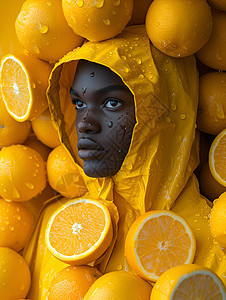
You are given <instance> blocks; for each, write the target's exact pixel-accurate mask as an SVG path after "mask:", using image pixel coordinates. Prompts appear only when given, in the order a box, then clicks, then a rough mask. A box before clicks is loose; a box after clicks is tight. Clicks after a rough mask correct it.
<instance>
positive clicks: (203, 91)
mask: <svg viewBox="0 0 226 300" xmlns="http://www.w3.org/2000/svg"><path fill="white" fill-rule="evenodd" d="M197 125H198V129H199V130H200V131H202V132H205V133H208V134H212V135H217V134H218V133H219V132H221V131H222V130H223V129H224V128H226V73H224V72H210V73H206V74H205V75H203V76H201V77H200V80H199V110H198V116H197Z"/></svg>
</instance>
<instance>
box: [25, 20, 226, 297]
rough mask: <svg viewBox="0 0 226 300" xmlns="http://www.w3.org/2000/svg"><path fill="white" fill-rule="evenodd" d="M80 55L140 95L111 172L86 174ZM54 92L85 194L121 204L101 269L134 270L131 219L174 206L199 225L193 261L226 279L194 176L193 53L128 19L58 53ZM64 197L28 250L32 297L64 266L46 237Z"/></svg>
mask: <svg viewBox="0 0 226 300" xmlns="http://www.w3.org/2000/svg"><path fill="white" fill-rule="evenodd" d="M79 59H86V60H89V61H93V62H96V63H99V64H103V65H105V66H107V67H109V68H110V69H111V70H112V71H114V72H115V73H117V74H118V75H119V76H120V77H121V78H122V80H123V81H124V83H125V84H126V85H127V86H128V87H129V89H130V90H131V92H132V93H133V95H134V99H135V109H136V120H137V124H136V125H135V127H134V131H133V136H132V140H131V145H130V149H129V151H128V154H127V156H126V158H125V160H124V162H123V165H122V167H121V169H120V170H119V171H118V173H117V174H116V175H115V176H113V177H112V178H103V179H98V178H89V177H87V176H86V175H85V174H84V172H83V170H82V163H81V161H80V160H79V158H78V155H77V147H76V145H77V138H76V129H75V115H76V112H75V109H74V106H73V105H72V104H71V99H70V95H69V89H70V87H71V85H72V81H73V78H74V73H75V68H76V64H77V60H79ZM48 99H49V106H50V110H51V114H52V117H53V120H54V123H55V125H56V127H57V128H58V130H59V132H60V136H61V141H62V143H63V144H64V145H65V147H66V148H67V149H68V151H69V153H70V154H71V156H72V157H73V158H74V160H75V162H76V163H77V164H78V165H79V166H80V167H79V169H80V173H81V175H82V176H83V178H84V181H85V183H86V186H87V188H88V191H89V192H88V194H87V195H86V196H91V197H93V198H101V199H104V200H106V201H109V202H110V203H112V204H113V203H114V204H115V205H116V207H117V210H118V214H119V222H118V231H117V232H116V230H115V235H114V237H115V238H116V243H115V246H114V249H113V251H112V249H110V250H109V251H108V253H107V254H105V256H104V258H103V260H102V262H100V261H97V262H95V263H96V264H97V265H98V266H99V268H100V269H101V270H102V271H103V272H109V271H111V270H120V269H129V266H128V264H127V263H126V260H125V256H124V241H125V237H126V233H127V231H128V229H129V227H130V226H131V224H132V223H133V221H134V220H135V219H136V218H137V217H138V216H139V215H141V214H142V213H144V212H146V211H147V210H150V209H167V210H169V209H172V210H174V211H175V212H178V213H179V214H180V215H182V216H183V217H185V219H186V220H187V221H188V222H189V223H190V225H191V227H192V228H193V230H194V233H195V236H196V240H197V252H196V256H195V263H199V264H201V265H204V266H207V267H210V268H212V269H213V270H214V271H216V272H217V273H218V274H219V276H220V277H221V278H222V279H223V280H224V281H226V279H225V276H226V271H225V266H226V257H225V252H224V251H223V250H222V249H221V247H220V246H219V245H218V244H217V243H215V242H214V241H213V240H212V238H211V235H210V232H209V227H208V214H209V212H210V206H209V204H208V203H207V201H206V199H204V198H203V197H202V196H201V195H200V194H199V187H198V183H197V180H196V178H195V176H194V175H193V171H194V169H195V168H196V167H197V165H198V138H197V137H196V134H195V128H196V111H197V104H198V74H197V70H196V64H195V58H194V57H193V56H190V57H187V58H181V59H175V58H170V57H168V56H166V55H164V54H163V53H161V52H159V51H158V50H156V49H155V48H154V47H153V46H152V45H150V42H149V39H148V38H147V36H146V32H145V28H144V26H142V25H141V26H130V27H127V28H126V29H125V30H124V32H123V33H122V34H120V35H118V36H117V37H116V38H114V39H110V40H107V41H103V42H99V43H90V42H87V43H85V44H84V45H83V46H82V47H80V48H77V49H75V50H74V51H72V52H70V53H68V54H67V55H66V56H65V57H64V58H63V59H62V60H60V62H59V63H57V64H56V65H55V67H54V69H53V72H52V74H51V78H50V86H49V89H48ZM60 201H61V200H57V201H55V203H53V204H48V205H46V208H45V209H44V210H43V213H42V215H41V217H40V220H39V223H38V226H37V228H36V231H35V233H34V235H33V238H32V241H31V243H30V245H29V246H28V248H27V249H26V251H25V253H24V256H25V258H26V259H27V261H28V262H29V265H30V266H31V268H32V272H33V283H32V288H31V292H30V295H29V296H30V298H31V299H32V300H36V299H45V298H44V297H45V296H46V294H47V290H48V286H49V283H50V280H51V278H52V275H53V273H54V272H56V271H58V270H60V269H62V268H63V267H64V266H65V265H64V264H62V263H60V262H59V261H58V260H57V259H55V258H53V257H52V256H51V255H50V254H49V253H48V251H47V250H46V248H45V245H44V240H43V237H44V231H45V226H46V222H47V220H48V218H49V216H50V214H51V213H52V212H53V211H54V210H55V208H56V207H57V206H58V205H59V203H60ZM64 201H65V200H64ZM114 221H115V223H117V218H115V219H114ZM42 297H43V298H42Z"/></svg>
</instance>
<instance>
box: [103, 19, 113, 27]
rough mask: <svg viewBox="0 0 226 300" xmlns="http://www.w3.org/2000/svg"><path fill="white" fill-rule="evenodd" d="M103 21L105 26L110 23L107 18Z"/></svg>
mask: <svg viewBox="0 0 226 300" xmlns="http://www.w3.org/2000/svg"><path fill="white" fill-rule="evenodd" d="M103 22H104V24H105V25H107V26H108V25H110V24H111V21H110V20H109V19H103Z"/></svg>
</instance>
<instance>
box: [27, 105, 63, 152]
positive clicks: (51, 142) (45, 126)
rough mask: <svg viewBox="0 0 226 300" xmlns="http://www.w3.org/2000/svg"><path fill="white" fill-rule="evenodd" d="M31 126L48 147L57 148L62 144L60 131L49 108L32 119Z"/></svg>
mask: <svg viewBox="0 0 226 300" xmlns="http://www.w3.org/2000/svg"><path fill="white" fill-rule="evenodd" d="M31 126H32V129H33V131H34V133H35V135H36V137H37V138H38V140H39V141H40V142H42V143H43V144H44V145H46V146H47V147H50V148H55V147H57V146H59V145H60V139H59V136H58V132H57V130H56V128H55V127H54V126H53V123H52V120H51V116H50V112H49V109H47V110H45V111H44V112H43V113H42V114H40V115H39V116H38V117H37V118H36V119H34V120H32V122H31Z"/></svg>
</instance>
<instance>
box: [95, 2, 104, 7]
mask: <svg viewBox="0 0 226 300" xmlns="http://www.w3.org/2000/svg"><path fill="white" fill-rule="evenodd" d="M103 5H104V0H96V1H95V2H94V5H93V6H94V7H97V8H101V7H103Z"/></svg>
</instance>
